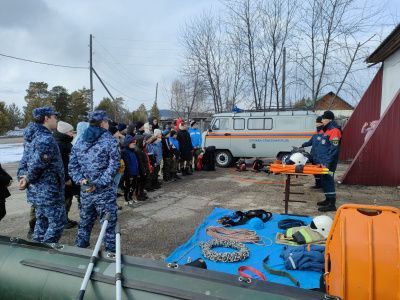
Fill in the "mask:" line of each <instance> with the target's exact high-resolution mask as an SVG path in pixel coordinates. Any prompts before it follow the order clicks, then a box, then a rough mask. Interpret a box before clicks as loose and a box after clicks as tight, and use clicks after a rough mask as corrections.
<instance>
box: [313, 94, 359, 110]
mask: <svg viewBox="0 0 400 300" xmlns="http://www.w3.org/2000/svg"><path fill="white" fill-rule="evenodd" d="M333 98H334V100H333V103H332V105H331V101H332V99H333ZM328 109H329V110H353V109H354V107H353V106H352V105H350V104H349V103H348V102H346V101H345V100H343V98H341V97H339V96H338V95H336V94H335V93H334V92H329V93H328V94H326V95H324V96H322V97H321V98H319V99H318V100H317V102H316V103H315V110H328Z"/></svg>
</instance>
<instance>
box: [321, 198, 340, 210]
mask: <svg viewBox="0 0 400 300" xmlns="http://www.w3.org/2000/svg"><path fill="white" fill-rule="evenodd" d="M335 204H336V199H329V200H328V205H326V206H321V207H319V208H318V211H320V212H328V211H336V205H335Z"/></svg>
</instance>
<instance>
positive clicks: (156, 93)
mask: <svg viewBox="0 0 400 300" xmlns="http://www.w3.org/2000/svg"><path fill="white" fill-rule="evenodd" d="M157 95H158V82H157V85H156V103H157Z"/></svg>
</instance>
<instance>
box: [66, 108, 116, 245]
mask: <svg viewBox="0 0 400 300" xmlns="http://www.w3.org/2000/svg"><path fill="white" fill-rule="evenodd" d="M108 121H109V119H108V117H107V114H106V112H105V111H102V110H97V111H94V112H92V113H91V114H90V116H89V123H90V126H89V128H88V129H86V131H85V132H84V133H83V135H82V137H81V138H80V139H79V140H78V141H77V142H76V144H75V145H74V147H73V148H72V152H71V157H70V161H69V165H68V171H69V174H70V176H71V178H72V180H73V181H74V182H75V183H76V184H79V185H80V186H81V210H80V222H79V229H78V235H77V237H76V240H75V245H76V246H78V247H81V248H86V247H88V246H89V241H90V234H91V231H92V228H93V225H94V223H95V221H96V219H97V217H99V218H100V223H103V221H104V217H105V215H106V213H110V214H111V218H110V220H109V223H108V226H107V229H106V234H105V237H104V244H105V249H106V251H109V252H115V225H116V222H117V210H118V206H117V199H116V196H117V195H116V193H115V190H114V177H115V175H116V174H117V172H118V169H119V166H120V153H119V150H118V141H117V140H116V139H115V138H114V137H113V136H112V135H111V133H110V132H109V131H108V128H109V123H108Z"/></svg>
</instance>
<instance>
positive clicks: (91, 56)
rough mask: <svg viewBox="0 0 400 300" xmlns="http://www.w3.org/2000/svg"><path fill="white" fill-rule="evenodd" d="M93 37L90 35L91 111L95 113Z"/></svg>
mask: <svg viewBox="0 0 400 300" xmlns="http://www.w3.org/2000/svg"><path fill="white" fill-rule="evenodd" d="M92 40H93V35H92V34H90V41H89V51H90V53H89V57H90V62H89V63H90V110H91V111H93V51H92Z"/></svg>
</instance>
